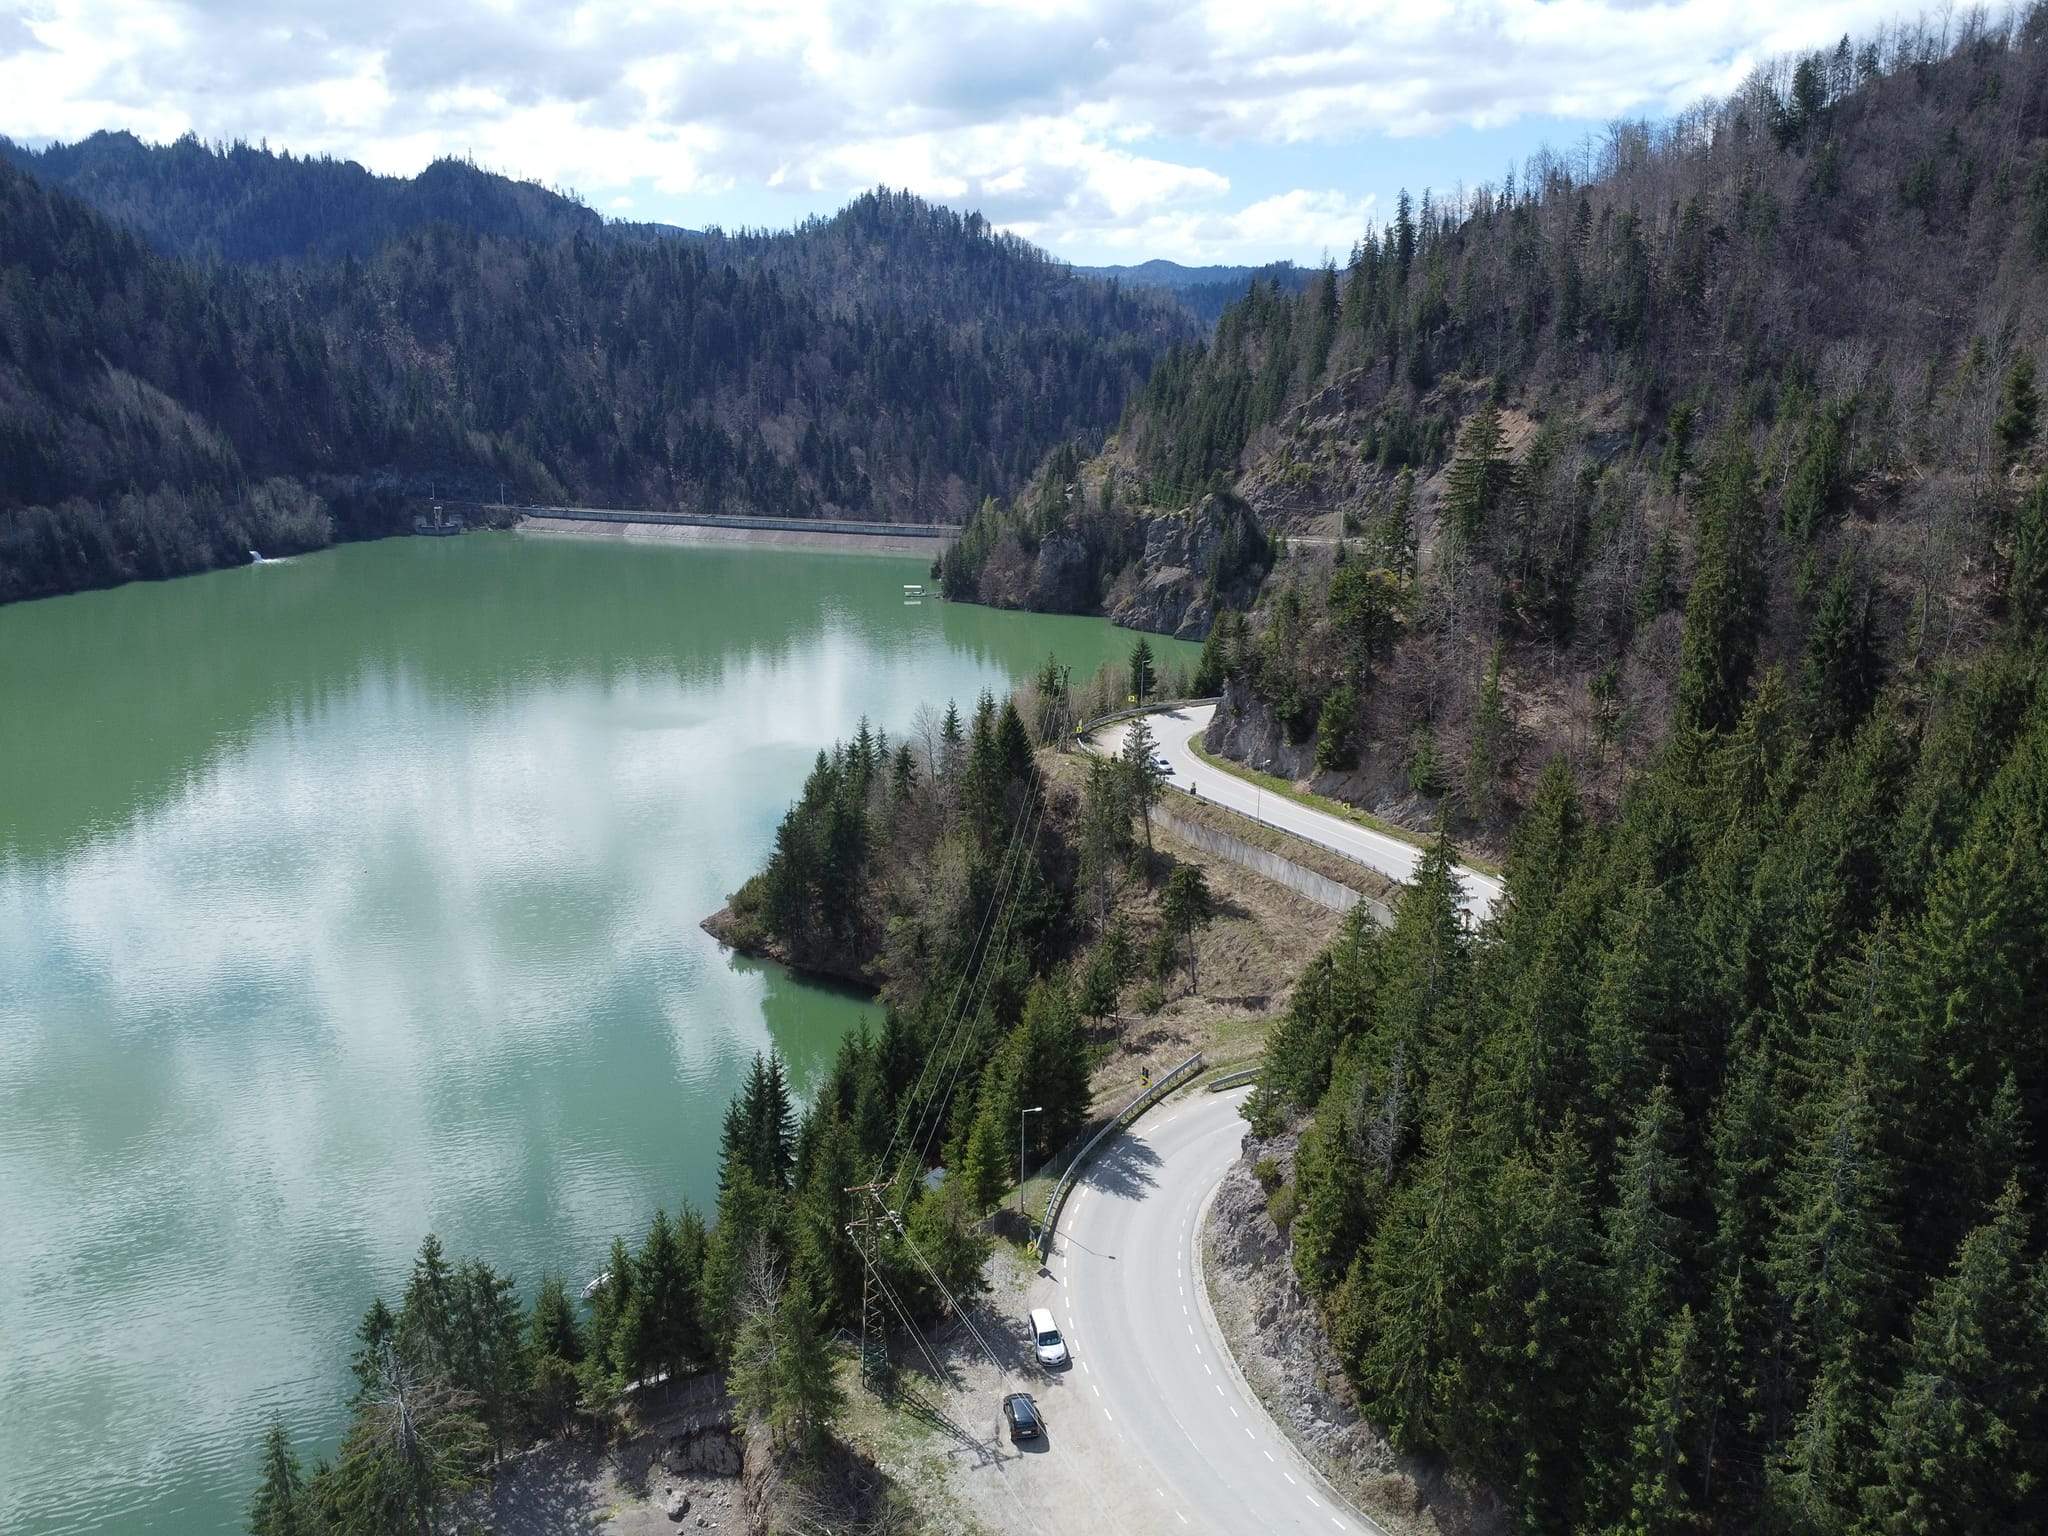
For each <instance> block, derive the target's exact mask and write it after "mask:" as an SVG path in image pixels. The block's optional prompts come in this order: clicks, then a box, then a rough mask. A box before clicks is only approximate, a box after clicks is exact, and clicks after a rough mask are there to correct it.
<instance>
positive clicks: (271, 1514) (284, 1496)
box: [249, 1419, 318, 1536]
mask: <svg viewBox="0 0 2048 1536" xmlns="http://www.w3.org/2000/svg"><path fill="white" fill-rule="evenodd" d="M317 1529H318V1525H317V1515H316V1514H315V1512H314V1510H313V1508H312V1507H311V1504H310V1501H309V1500H308V1498H307V1496H306V1479H305V1474H304V1473H303V1472H302V1471H301V1470H300V1467H299V1457H298V1452H296V1451H294V1450H293V1449H292V1442H291V1436H289V1435H287V1434H286V1433H285V1428H284V1421H283V1420H282V1419H272V1420H271V1421H270V1428H269V1429H268V1430H266V1431H264V1435H263V1481H262V1483H261V1484H260V1485H259V1486H258V1488H257V1490H256V1497H255V1499H254V1500H253V1501H252V1502H251V1504H250V1506H249V1536H313V1532H314V1531H315V1530H317Z"/></svg>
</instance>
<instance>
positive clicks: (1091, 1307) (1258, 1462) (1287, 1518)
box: [1048, 1090, 1378, 1536]
mask: <svg viewBox="0 0 2048 1536" xmlns="http://www.w3.org/2000/svg"><path fill="white" fill-rule="evenodd" d="M1243 1099H1244V1092H1243V1091H1242V1090H1241V1091H1239V1092H1236V1093H1229V1094H1216V1095H1211V1094H1201V1095H1196V1096H1194V1097H1190V1098H1186V1099H1182V1100H1179V1101H1175V1102H1169V1103H1168V1104H1167V1105H1165V1106H1164V1107H1163V1108H1160V1109H1156V1110H1154V1111H1153V1112H1152V1113H1151V1114H1150V1115H1148V1116H1146V1117H1145V1119H1143V1120H1141V1121H1140V1122H1139V1123H1138V1124H1137V1125H1136V1126H1135V1127H1134V1128H1132V1129H1131V1130H1130V1131H1129V1132H1127V1133H1126V1134H1125V1135H1124V1136H1123V1137H1122V1138H1120V1139H1119V1140H1118V1142H1117V1143H1116V1145H1115V1146H1114V1147H1113V1148H1111V1149H1110V1150H1109V1151H1108V1152H1106V1153H1105V1154H1104V1155H1103V1156H1102V1157H1100V1158H1099V1159H1097V1160H1096V1162H1095V1163H1094V1165H1093V1166H1092V1167H1091V1168H1090V1170H1089V1172H1088V1175H1087V1178H1086V1179H1085V1180H1084V1181H1083V1182H1082V1184H1081V1185H1080V1186H1079V1187H1078V1188H1077V1190H1076V1191H1075V1194H1074V1195H1073V1196H1072V1197H1071V1198H1070V1199H1069V1200H1068V1202H1067V1207H1066V1210H1065V1212H1064V1213H1063V1215H1062V1219H1061V1222H1060V1231H1059V1233H1058V1235H1057V1238H1056V1240H1055V1243H1054V1249H1053V1254H1052V1256H1051V1260H1050V1263H1049V1265H1048V1268H1049V1270H1050V1273H1051V1280H1052V1285H1051V1289H1052V1291H1053V1301H1052V1307H1053V1313H1054V1316H1055V1318H1056V1319H1057V1321H1058V1322H1059V1325H1060V1327H1061V1329H1062V1330H1063V1331H1064V1332H1065V1334H1066V1338H1067V1343H1068V1347H1069V1349H1070V1350H1071V1351H1072V1353H1073V1359H1074V1363H1073V1364H1072V1365H1071V1366H1070V1367H1069V1368H1068V1371H1069V1373H1070V1374H1069V1376H1068V1379H1067V1381H1066V1382H1065V1383H1064V1385H1065V1388H1066V1390H1065V1391H1064V1392H1062V1393H1061V1397H1062V1399H1063V1401H1064V1404H1065V1406H1064V1408H1063V1411H1062V1413H1061V1415H1060V1418H1059V1420H1058V1422H1055V1423H1054V1424H1053V1425H1052V1426H1051V1432H1052V1433H1054V1434H1064V1435H1066V1436H1069V1437H1071V1436H1074V1435H1078V1434H1087V1435H1093V1436H1099V1437H1101V1439H1102V1440H1103V1441H1105V1442H1107V1441H1111V1440H1114V1442H1115V1443H1116V1445H1117V1448H1118V1450H1119V1451H1120V1452H1121V1459H1122V1460H1123V1461H1124V1462H1126V1463H1127V1464H1128V1469H1129V1471H1128V1475H1129V1476H1130V1477H1132V1478H1133V1479H1135V1482H1136V1493H1137V1497H1135V1498H1131V1497H1126V1498H1124V1499H1122V1500H1120V1501H1119V1502H1120V1504H1121V1507H1122V1509H1123V1511H1124V1512H1125V1513H1126V1514H1127V1515H1137V1518H1136V1519H1135V1520H1133V1521H1132V1522H1131V1523H1130V1525H1129V1528H1130V1529H1132V1530H1143V1531H1160V1532H1211V1533H1214V1536H1248V1533H1250V1532H1255V1531H1260V1532H1264V1531H1273V1532H1311V1531H1313V1532H1316V1533H1318V1536H1330V1533H1332V1532H1338V1531H1349V1532H1353V1533H1364V1536H1377V1532H1378V1528H1377V1527H1376V1526H1374V1525H1373V1524H1372V1523H1371V1522H1370V1521H1369V1520H1367V1519H1366V1518H1365V1517H1364V1516H1362V1515H1360V1514H1359V1513H1357V1512H1356V1511H1355V1510H1354V1509H1352V1508H1351V1507H1350V1506H1349V1505H1348V1504H1346V1503H1345V1502H1344V1501H1343V1500H1342V1499H1341V1498H1340V1497H1339V1496H1338V1495H1337V1494H1336V1492H1335V1491H1334V1490H1332V1489H1331V1488H1330V1487H1329V1485H1328V1484H1327V1483H1325V1482H1324V1480H1323V1479H1322V1477H1321V1476H1320V1475H1318V1474H1317V1473H1316V1472H1315V1471H1314V1469H1312V1468H1311V1467H1310V1466H1309V1465H1308V1463H1307V1462H1306V1461H1304V1460H1303V1459H1302V1457H1301V1456H1300V1454H1299V1453H1298V1452H1296V1451H1295V1449H1294V1447H1293V1446H1292V1445H1291V1444H1290V1443H1289V1442H1288V1440H1287V1438H1286V1437H1285V1436H1284V1435H1283V1434H1282V1433H1281V1432H1280V1430H1279V1428H1278V1426H1276V1425H1275V1424H1274V1423H1273V1421H1272V1419H1271V1418H1270V1417H1269V1416H1268V1415H1267V1413H1266V1411H1265V1409H1264V1408H1263V1407H1261V1406H1260V1405H1259V1402H1258V1400H1257V1398H1255V1397H1254V1396H1253V1395H1252V1393H1251V1392H1250V1390H1249V1389H1248V1388H1246V1386H1245V1385H1244V1383H1243V1381H1242V1380H1241V1379H1240V1377H1239V1376H1238V1374H1237V1370H1236V1367H1235V1366H1234V1365H1232V1364H1231V1361H1230V1358H1229V1354H1228V1351H1227V1350H1226V1349H1225V1348H1224V1346H1223V1342H1222V1340H1221V1338H1220V1337H1219V1336H1218V1334H1217V1331H1216V1325H1215V1323H1214V1321H1213V1319H1212V1318H1211V1316H1210V1313H1209V1308H1208V1300H1207V1297H1206V1296H1205V1295H1204V1294H1203V1292H1202V1287H1201V1284H1200V1282H1199V1280H1198V1278H1197V1274H1196V1269H1195V1244H1196V1243H1197V1242H1198V1241H1199V1232H1200V1228H1201V1217H1202V1213H1203V1210H1204V1208H1205V1207H1206V1205H1207V1204H1208V1201H1209V1198H1210V1196H1211V1195H1212V1194H1214V1193H1215V1190H1216V1186H1217V1184H1218V1182H1219V1181H1220V1180H1221V1179H1222V1177H1223V1173H1224V1170H1225V1169H1226V1168H1227V1167H1228V1166H1229V1165H1230V1163H1231V1161H1232V1160H1233V1159H1234V1158H1235V1157H1236V1156H1237V1154H1238V1148H1239V1142H1240V1140H1241V1139H1242V1137H1243V1135H1244V1131H1245V1126H1244V1122H1243V1120H1242V1119H1241V1118H1240V1117H1239V1115H1238V1106H1239V1105H1240V1104H1241V1103H1242V1102H1243ZM1147 1493H1149V1495H1150V1496H1149V1498H1147V1497H1146V1496H1145V1495H1146V1494H1147ZM1140 1512H1142V1513H1140ZM1117 1524H1118V1526H1119V1527H1120V1528H1122V1527H1123V1526H1124V1524H1125V1522H1123V1521H1118V1522H1117Z"/></svg>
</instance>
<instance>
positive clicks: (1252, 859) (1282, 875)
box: [1152, 805, 1394, 928]
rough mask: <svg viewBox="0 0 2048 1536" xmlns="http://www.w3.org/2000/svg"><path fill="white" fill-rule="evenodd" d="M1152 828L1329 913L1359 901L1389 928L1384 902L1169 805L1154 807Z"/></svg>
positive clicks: (1390, 922) (1389, 916)
mask: <svg viewBox="0 0 2048 1536" xmlns="http://www.w3.org/2000/svg"><path fill="white" fill-rule="evenodd" d="M1152 822H1153V825H1154V826H1157V827H1159V828H1160V829H1161V830H1162V831H1165V832H1168V833H1171V834H1172V835H1173V836H1175V837H1177V838H1179V839H1180V840H1181V841H1182V842H1184V843H1188V844H1190V845H1192V846H1193V847H1196V848H1199V849H1201V850H1202V852H1204V853H1207V854H1212V855H1214V856H1215V857H1216V858H1219V859H1228V860H1229V861H1230V862H1231V863H1233V864H1236V865H1239V866H1241V867H1243V868H1245V869H1248V870H1250V871H1251V872H1252V873H1253V874H1255V875H1262V876H1264V877H1265V878H1266V879H1268V880H1271V881H1272V882H1273V883H1274V884H1276V885H1284V886H1286V887H1287V889H1288V890H1290V891H1293V892H1294V893H1295V894H1296V895H1298V896H1306V897H1307V898H1308V899H1309V900H1310V901H1312V902H1314V903H1315V904H1316V905H1317V906H1319V907H1328V908H1329V909H1330V910H1331V911H1332V912H1349V911H1350V910H1351V909H1352V908H1353V907H1355V906H1357V905H1358V904H1359V903H1360V902H1361V901H1362V902H1364V903H1365V904H1366V906H1367V907H1368V908H1369V909H1370V910H1371V913H1372V920H1373V921H1374V922H1376V923H1378V924H1379V925H1380V926H1381V927H1382V928H1391V927H1392V926H1393V924H1394V914H1393V913H1392V912H1391V911H1390V910H1389V909H1388V908H1387V906H1386V904H1385V903H1384V902H1380V901H1375V900H1374V899H1373V898H1372V897H1370V896H1365V895H1361V894H1360V893H1359V892H1357V891H1354V890H1352V889H1351V887H1350V886H1348V885H1339V884H1338V883H1337V882H1336V881H1335V880H1332V879H1331V878H1330V877H1329V876H1327V875H1319V874H1317V873H1316V872H1315V871H1314V870H1312V869H1304V868H1303V867H1302V866H1301V865H1299V864H1297V863H1295V862H1294V861H1293V860H1292V859H1289V858H1286V857H1284V856H1283V855H1281V854H1277V853H1275V852H1273V850H1272V849H1270V848H1261V847H1259V846H1258V845H1257V844H1255V843H1248V842H1246V841H1245V840H1244V839H1243V838H1241V837H1233V836H1231V835H1230V834H1229V833H1228V832H1219V831H1217V830H1216V829H1215V828H1214V827H1207V826H1204V825H1202V823H1200V822H1198V821H1187V820H1184V819H1182V818H1181V817H1179V816H1176V815H1174V813H1173V809H1172V807H1171V806H1165V805H1162V806H1157V807H1155V808H1154V809H1153V812H1152Z"/></svg>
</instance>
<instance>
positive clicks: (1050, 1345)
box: [1031, 1307, 1067, 1367]
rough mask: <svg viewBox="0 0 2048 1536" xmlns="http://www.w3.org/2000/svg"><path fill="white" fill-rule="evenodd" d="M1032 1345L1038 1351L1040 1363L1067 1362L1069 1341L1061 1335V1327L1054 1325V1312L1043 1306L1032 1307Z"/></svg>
mask: <svg viewBox="0 0 2048 1536" xmlns="http://www.w3.org/2000/svg"><path fill="white" fill-rule="evenodd" d="M1031 1347H1032V1348H1033V1349H1034V1350H1035V1351H1037V1354H1038V1363H1039V1364H1040V1365H1043V1366H1047V1367H1051V1366H1059V1365H1065V1364H1066V1363H1067V1341H1066V1340H1065V1339H1063V1338H1061V1337H1060V1331H1059V1329H1057V1328H1055V1327H1053V1325H1052V1314H1051V1313H1050V1312H1048V1311H1046V1310H1045V1308H1043V1307H1033V1308H1032V1309H1031Z"/></svg>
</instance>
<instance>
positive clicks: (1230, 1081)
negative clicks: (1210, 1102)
mask: <svg viewBox="0 0 2048 1536" xmlns="http://www.w3.org/2000/svg"><path fill="white" fill-rule="evenodd" d="M1259 1070H1260V1069H1259V1068H1257V1067H1246V1068H1245V1069H1244V1070H1243V1071H1242V1072H1226V1073H1224V1074H1223V1075H1222V1076H1221V1077H1212V1078H1210V1079H1209V1081H1208V1082H1206V1083H1204V1084H1203V1085H1202V1087H1203V1088H1204V1089H1206V1090H1207V1091H1208V1092H1210V1093H1221V1092H1222V1091H1223V1090H1224V1089H1226V1088H1240V1087H1242V1086H1244V1084H1246V1083H1255V1082H1257V1081H1258V1080H1259Z"/></svg>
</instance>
